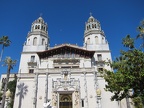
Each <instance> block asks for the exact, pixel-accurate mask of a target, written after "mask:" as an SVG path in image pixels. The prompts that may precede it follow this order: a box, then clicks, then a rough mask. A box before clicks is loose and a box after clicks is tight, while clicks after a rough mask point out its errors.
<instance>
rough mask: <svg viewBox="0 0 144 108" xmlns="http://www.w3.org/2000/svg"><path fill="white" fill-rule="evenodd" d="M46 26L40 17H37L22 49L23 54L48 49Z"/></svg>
mask: <svg viewBox="0 0 144 108" xmlns="http://www.w3.org/2000/svg"><path fill="white" fill-rule="evenodd" d="M48 45H49V37H48V25H47V23H45V22H44V20H43V18H42V17H39V18H38V19H37V20H35V21H34V22H33V23H32V25H31V31H30V32H29V33H28V35H27V40H26V42H25V44H24V47H23V52H29V51H30V52H35V51H44V50H46V49H47V48H48Z"/></svg>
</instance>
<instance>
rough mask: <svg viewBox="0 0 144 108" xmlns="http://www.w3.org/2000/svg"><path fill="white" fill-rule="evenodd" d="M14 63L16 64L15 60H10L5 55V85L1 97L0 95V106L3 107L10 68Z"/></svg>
mask: <svg viewBox="0 0 144 108" xmlns="http://www.w3.org/2000/svg"><path fill="white" fill-rule="evenodd" d="M15 64H16V60H12V59H11V58H10V57H6V59H5V60H4V66H7V77H6V82H5V87H4V92H3V97H2V108H4V105H5V98H6V91H7V86H8V82H9V75H10V71H11V69H13V66H15Z"/></svg>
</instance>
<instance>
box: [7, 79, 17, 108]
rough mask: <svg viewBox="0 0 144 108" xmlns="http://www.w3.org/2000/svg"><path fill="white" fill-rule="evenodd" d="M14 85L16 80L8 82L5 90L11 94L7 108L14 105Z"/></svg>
mask: <svg viewBox="0 0 144 108" xmlns="http://www.w3.org/2000/svg"><path fill="white" fill-rule="evenodd" d="M16 83H17V79H16V78H15V79H14V80H13V81H10V82H9V83H8V86H7V88H8V89H9V90H10V92H11V96H10V98H11V99H10V102H9V104H8V105H9V108H13V103H14V97H15V90H16Z"/></svg>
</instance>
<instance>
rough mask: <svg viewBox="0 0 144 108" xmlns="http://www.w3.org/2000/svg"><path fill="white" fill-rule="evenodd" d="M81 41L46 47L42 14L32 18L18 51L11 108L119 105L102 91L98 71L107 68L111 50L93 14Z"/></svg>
mask: <svg viewBox="0 0 144 108" xmlns="http://www.w3.org/2000/svg"><path fill="white" fill-rule="evenodd" d="M83 44H84V46H82V47H79V46H77V45H71V44H62V45H58V46H54V47H50V46H49V45H50V43H49V36H48V26H47V24H46V23H45V22H44V20H43V18H42V17H39V18H38V19H37V20H35V21H34V22H33V23H32V26H31V30H30V32H29V33H28V36H27V40H26V41H25V43H24V46H23V50H22V53H21V59H20V65H19V72H18V74H17V78H18V79H17V87H16V94H15V101H14V108H48V107H46V106H48V104H49V103H50V104H49V105H50V106H52V107H54V108H121V107H120V104H118V102H116V101H111V100H110V98H111V96H112V94H111V93H110V92H106V91H105V90H104V88H105V84H106V82H105V80H104V79H103V78H102V77H101V74H100V72H99V71H103V69H109V70H111V68H110V66H107V65H105V64H104V61H107V60H111V52H110V49H109V45H108V42H107V40H106V37H105V34H104V32H103V30H101V25H100V22H99V21H98V20H96V19H95V18H94V17H93V16H90V17H89V18H88V21H87V22H86V24H85V30H84V42H83ZM96 91H97V92H96ZM98 91H99V92H98Z"/></svg>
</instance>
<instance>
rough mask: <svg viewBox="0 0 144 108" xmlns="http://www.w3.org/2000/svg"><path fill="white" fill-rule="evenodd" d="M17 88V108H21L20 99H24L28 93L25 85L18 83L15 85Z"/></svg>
mask: <svg viewBox="0 0 144 108" xmlns="http://www.w3.org/2000/svg"><path fill="white" fill-rule="evenodd" d="M17 88H18V93H16V96H17V97H18V96H19V106H18V108H21V104H22V99H24V96H25V95H26V94H27V92H28V86H27V85H25V84H24V83H20V84H19V85H17Z"/></svg>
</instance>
